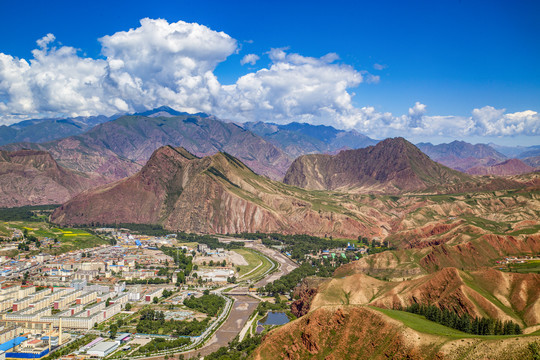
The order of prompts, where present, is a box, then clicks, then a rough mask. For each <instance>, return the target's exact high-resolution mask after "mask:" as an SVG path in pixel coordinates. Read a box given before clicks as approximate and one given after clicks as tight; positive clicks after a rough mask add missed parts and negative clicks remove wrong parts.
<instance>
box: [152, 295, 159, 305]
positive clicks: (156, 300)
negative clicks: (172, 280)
mask: <svg viewBox="0 0 540 360" xmlns="http://www.w3.org/2000/svg"><path fill="white" fill-rule="evenodd" d="M152 302H153V303H154V304H157V303H158V302H159V299H158V297H157V296H154V298H153V299H152Z"/></svg>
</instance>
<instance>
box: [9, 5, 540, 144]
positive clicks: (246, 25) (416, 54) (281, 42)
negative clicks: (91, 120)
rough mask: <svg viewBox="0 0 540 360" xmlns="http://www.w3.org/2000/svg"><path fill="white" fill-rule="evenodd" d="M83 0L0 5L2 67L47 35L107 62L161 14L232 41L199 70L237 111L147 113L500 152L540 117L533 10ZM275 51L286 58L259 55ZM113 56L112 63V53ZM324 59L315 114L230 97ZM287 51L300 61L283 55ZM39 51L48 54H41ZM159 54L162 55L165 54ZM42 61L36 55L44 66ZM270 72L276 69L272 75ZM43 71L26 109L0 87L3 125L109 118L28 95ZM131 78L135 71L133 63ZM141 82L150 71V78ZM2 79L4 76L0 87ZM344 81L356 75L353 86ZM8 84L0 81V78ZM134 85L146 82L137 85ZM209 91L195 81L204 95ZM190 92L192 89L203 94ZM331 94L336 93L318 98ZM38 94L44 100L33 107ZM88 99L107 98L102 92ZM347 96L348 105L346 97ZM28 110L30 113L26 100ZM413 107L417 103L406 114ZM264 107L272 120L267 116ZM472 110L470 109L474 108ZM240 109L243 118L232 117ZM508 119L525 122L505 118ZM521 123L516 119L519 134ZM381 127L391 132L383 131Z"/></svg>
mask: <svg viewBox="0 0 540 360" xmlns="http://www.w3.org/2000/svg"><path fill="white" fill-rule="evenodd" d="M81 4H82V3H81V2H76V1H75V2H74V1H51V2H43V1H27V2H24V3H21V2H12V1H2V5H1V8H2V11H1V13H0V34H1V35H2V36H0V53H3V54H6V55H9V56H11V58H12V59H17V58H19V59H26V60H27V61H28V63H29V64H30V60H31V59H33V57H34V55H33V54H32V50H34V49H36V48H37V47H38V46H36V41H37V40H38V39H41V38H43V37H44V36H46V35H47V34H49V33H50V34H54V37H55V40H47V42H46V44H47V46H48V47H49V48H56V49H59V48H61V47H62V46H63V45H65V46H69V47H74V48H76V49H78V50H79V51H78V52H77V54H76V55H77V57H78V58H80V59H103V60H106V59H107V58H109V59H110V58H112V57H113V56H111V52H109V54H108V55H106V54H104V51H103V48H104V44H103V42H100V41H99V40H98V39H100V38H102V37H103V36H112V35H114V34H116V33H118V32H125V31H128V30H129V29H136V28H139V27H141V23H140V20H141V19H143V18H150V19H165V20H166V21H167V23H168V24H173V23H176V22H178V21H183V22H186V23H190V24H191V23H196V24H200V25H204V26H205V27H207V28H209V29H210V30H211V31H213V32H223V33H225V34H227V35H228V36H229V37H230V38H231V39H233V40H235V43H234V44H230V43H227V44H224V46H225V47H224V48H223V49H222V51H221V52H217V53H213V54H211V57H212V60H211V61H210V63H211V64H210V65H209V66H210V71H211V73H212V74H213V75H214V76H215V77H216V79H217V81H218V82H219V84H220V86H225V87H227V86H231V87H232V86H234V87H235V89H231V88H225V89H224V91H225V93H226V94H225V95H223V94H221V95H219V98H220V99H227V101H226V102H227V104H232V103H235V104H237V108H235V107H233V106H231V107H230V108H229V109H228V110H227V111H224V110H223V111H222V110H216V111H213V110H215V109H214V108H213V107H212V105H211V104H214V105H213V106H214V107H216V106H217V108H219V109H221V108H222V106H219V105H220V101H222V100H217V98H212V99H208V98H204V99H203V98H202V97H190V99H189V104H188V102H187V101H188V100H185V99H179V98H178V97H165V98H163V96H162V97H161V98H159V97H158V98H156V99H154V101H153V102H148V104H142V103H141V104H140V106H153V105H156V104H161V103H162V102H164V101H165V100H164V99H173V98H174V100H171V101H172V102H173V103H172V104H171V103H169V104H168V105H171V106H173V107H176V108H184V109H188V110H189V109H190V108H192V109H193V110H203V111H204V110H211V111H212V112H217V113H218V115H220V116H221V117H224V118H229V119H231V120H238V121H245V120H263V121H272V119H275V120H276V121H277V122H286V121H290V120H296V121H309V122H313V123H328V124H330V125H334V126H337V127H343V128H355V129H357V130H359V131H362V132H365V133H368V134H369V135H371V136H375V137H384V136H393V135H399V133H400V132H403V131H407V130H408V129H409V128H410V127H411V126H413V127H415V129H413V131H410V132H408V133H409V136H410V137H412V138H413V140H417V141H422V140H426V139H427V140H429V139H440V140H439V141H445V140H446V139H449V140H450V139H451V138H464V139H483V138H486V139H488V140H487V141H495V142H498V143H506V144H511V143H513V142H516V141H519V142H520V143H522V144H523V142H525V143H527V144H537V143H538V134H539V132H538V131H539V126H540V125H539V124H538V122H539V120H538V114H536V115H535V114H533V113H536V112H538V111H540V68H539V66H538V59H540V19H539V18H540V3H539V2H538V1H512V2H510V1H465V0H462V1H407V2H404V1H378V2H373V1H367V2H360V1H332V2H328V1H296V2H285V1H283V2H282V1H271V2H270V1H268V2H258V1H230V2H225V1H197V2H195V1H189V2H188V1H154V2H148V1H107V2H104V1H92V2H85V3H84V5H81ZM143 39H146V38H143ZM152 39H155V37H152ZM114 44H115V45H111V44H109V45H110V48H111V49H113V47H114V46H120V45H118V44H117V43H116V42H115V43H114ZM124 45H125V44H124ZM124 45H121V46H124ZM231 46H232V47H231ZM279 48H281V49H283V53H279V54H278V53H277V52H275V51H274V52H271V53H269V51H270V50H271V49H279ZM231 49H232V50H231ZM112 53H114V56H116V57H119V56H120V55H119V50H118V47H117V48H115V49H113V50H112ZM328 53H335V54H337V56H338V57H339V59H337V57H336V59H333V61H332V62H328V61H326V60H324V61H322V62H321V63H319V64H317V65H316V66H318V67H319V69H322V70H321V71H320V72H321V73H324V74H326V75H325V76H324V79H322V80H320V81H321V82H320V83H317V84H313V83H309V84H306V85H305V86H307V87H310V86H315V87H317V88H318V89H319V90H320V92H319V93H318V94H319V95H318V96H321V98H320V101H321V104H324V106H321V108H318V109H317V108H315V107H316V106H315V105H314V103H315V102H316V99H315V96H316V94H315V93H314V95H313V96H312V97H311V98H309V99H305V98H294V95H291V94H295V93H297V92H298V91H299V89H298V88H296V89H293V90H290V91H289V90H283V89H282V88H280V89H277V90H276V89H273V91H271V92H270V93H269V94H267V96H269V97H270V96H271V97H272V98H275V97H276V96H279V94H285V95H284V96H288V97H293V98H294V99H293V100H294V101H288V100H287V99H288V98H286V99H284V100H283V101H282V102H280V103H279V104H274V103H272V101H271V99H270V100H269V102H268V104H267V107H266V108H258V107H257V106H258V105H253V104H249V103H250V102H257V101H259V100H261V99H257V98H250V97H249V96H248V95H247V90H246V89H245V88H244V89H243V90H242V91H240V93H241V94H239V93H238V92H239V88H241V86H239V85H238V84H237V81H238V80H239V78H241V77H242V76H244V77H245V79H244V80H245V81H244V82H246V81H247V80H250V81H252V82H251V83H250V84H249V85H248V88H249V90H252V89H253V88H252V85H253V83H257V84H259V85H260V86H261V87H262V88H264V89H266V88H267V87H268V86H271V85H269V84H275V83H276V82H279V81H278V80H276V79H279V76H280V74H285V76H290V73H289V72H285V70H283V69H284V67H287V66H293V67H297V68H298V69H299V68H300V67H302V66H304V65H306V64H312V63H313V61H315V59H320V58H321V57H322V56H324V55H326V54H328ZM247 54H255V55H257V56H258V57H260V60H258V61H257V62H255V63H254V64H253V65H251V64H249V63H248V64H244V65H241V63H240V61H241V59H242V58H243V57H244V56H245V55H247ZM295 54H297V55H298V56H299V57H301V58H293V57H292V55H295ZM176 55H178V54H176ZM46 56H50V51H49V53H47V54H46ZM201 56H202V55H199V54H198V55H197V56H196V59H197V61H200V60H202V61H206V59H203V58H201ZM218 58H219V59H218ZM49 59H52V56H50V58H49ZM159 59H160V61H166V60H167V58H166V57H160V58H159ZM125 60H126V59H124V61H125ZM51 61H52V60H51ZM51 61H49V62H47V61H45V60H42V62H43V64H45V63H50V62H51ZM278 63H279V64H281V65H283V68H281V69H277V66H278V65H279V64H278ZM43 64H42V66H40V67H39V68H38V67H35V69H34V71H33V74H34V75H33V76H34V77H33V78H32V79H28V78H27V76H28V75H24V76H25V77H24V79H23V80H21V81H22V82H23V83H25V84H27V83H30V82H31V83H32V85H31V86H28V88H30V89H31V90H28V91H31V92H32V94H31V95H30V96H31V100H28V99H27V98H20V99H19V100H18V102H17V101H14V100H13V98H15V96H16V95H14V94H9V95H6V92H5V91H4V95H2V89H1V88H0V103H1V102H2V101H3V102H4V104H5V105H6V106H5V107H4V109H2V106H1V104H0V118H3V119H4V120H3V122H4V123H9V122H13V121H15V120H18V119H21V118H24V117H38V116H48V115H51V114H54V113H55V112H56V113H62V114H71V115H74V114H83V115H84V114H91V113H93V112H100V111H101V112H112V111H113V110H114V109H113V108H111V107H110V106H108V105H107V106H105V105H103V104H102V105H99V106H98V105H95V109H94V110H92V105H91V104H90V105H89V104H87V103H85V104H84V105H80V104H78V103H77V104H76V101H72V102H66V103H62V102H59V101H58V100H55V99H52V100H51V99H50V95H47V96H49V97H47V96H44V95H43V94H44V93H46V91H44V90H43V89H40V90H39V91H35V90H34V89H35V88H36V85H35V84H34V82H35V78H36V77H38V78H39V75H40V74H43V73H47V72H49V73H50V72H51V69H50V68H46V66H44V65H43ZM176 64H177V63H176ZM205 64H206V63H205ZM325 64H326V65H325ZM147 65H148V64H147ZM1 66H2V65H1V64H0V69H1ZM176 66H178V65H176ZM272 66H275V67H276V69H275V70H276V71H275V77H272V78H271V79H268V78H264V77H263V75H266V74H265V73H264V72H263V73H261V72H260V71H261V69H272ZM4 67H5V68H6V66H4ZM77 68H80V67H77ZM54 69H56V70H58V67H55V68H54ZM133 69H137V70H140V69H141V66H134V67H133ZM197 69H198V70H196V71H195V70H194V71H195V73H196V74H195V73H193V72H191V73H190V74H189V75H190V76H191V78H193V77H194V76H195V75H197V76H202V74H203V73H204V72H206V71H207V70H208V68H207V67H205V66H202V67H201V68H197ZM71 70H73V71H75V70H74V69H71ZM71 70H70V71H71ZM326 70H328V72H325V71H326ZM54 71H55V70H53V71H52V72H54ZM96 71H98V70H96ZM280 71H281V72H280ZM64 73H66V74H67V73H69V71H64ZM144 74H146V75H148V72H147V70H145V73H144ZM253 74H255V75H253ZM331 74H337V75H335V76H334V75H331ZM131 75H133V74H131ZM135 75H137V74H135ZM135 75H133V77H136V76H135ZM1 76H2V75H1V73H0V80H2V77H1ZM74 76H75V75H74ZM175 76H176V75H175ZM351 76H353V77H354V76H359V77H361V79H356V80H353V81H349V79H350V77H351ZM306 77H308V78H309V77H313V75H312V74H311V73H309V72H307V71H306V72H302V76H298V77H297V78H296V79H297V81H299V82H301V81H302V79H305V78H306ZM7 78H8V77H7V76H6V75H4V81H6V80H5V79H7ZM139 78H141V79H143V80H144V79H145V76H144V75H141V76H139ZM150 78H151V77H150V76H148V79H150ZM152 78H153V77H152ZM10 81H14V80H10ZM325 81H326V82H325ZM332 81H334V85H335V84H337V83H339V82H340V81H345V82H347V85H346V90H344V92H342V93H339V91H341V90H335V86H334V85H333V84H332V83H331V82H332ZM322 82H324V83H322ZM209 83H212V81H209ZM280 84H281V83H280ZM161 85H163V84H160V86H161ZM100 86H101V85H100ZM208 86H210V85H208V84H206V85H205V87H204V89H205V90H204V91H207V88H208ZM280 86H285V85H283V84H281V85H280ZM101 87H102V86H101ZM161 88H167V89H172V91H173V92H176V93H180V92H182V91H185V88H182V89H180V88H179V87H178V85H177V84H176V85H174V84H173V85H170V84H167V85H166V86H162V87H161ZM161 88H160V89H161ZM148 89H150V90H148ZM148 89H146V88H145V89H144V91H145V94H148V93H152V94H156V93H158V92H160V91H155V89H153V88H151V87H149V88H148ZM327 89H331V90H327ZM278 90H279V91H278ZM47 91H52V90H50V89H49V90H47ZM76 91H79V90H76ZM81 91H82V90H81ZM194 91H198V92H199V93H200V92H201V90H200V88H197V89H196V90H194ZM207 92H209V93H212V91H207ZM329 92H331V93H332V94H331V95H328V93H329ZM161 93H163V92H162V91H161ZM81 94H82V95H83V96H84V97H86V98H87V97H88V96H90V92H89V90H88V89H85V90H84V92H81ZM125 94H126V93H125V92H123V93H122V94H121V95H118V96H119V97H121V96H122V95H123V96H126V95H125ZM276 94H278V95H276ZM36 96H41V97H42V98H39V99H36ZM96 96H97V97H99V96H104V97H107V98H110V97H111V95H110V94H109V93H107V94H106V95H103V94H102V93H100V95H96ZM156 96H157V95H156ZM209 96H210V95H209ZM212 96H217V95H215V94H213V95H212ZM347 96H350V99H346V100H343V98H344V97H347ZM21 99H23V100H21ZM24 99H26V100H24ZM124 100H126V99H124ZM10 101H11V102H10ZM28 101H30V102H31V103H32V105H28V104H27V103H28ZM136 101H137V98H134V99H131V102H130V101H127V100H126V103H127V106H128V108H129V110H139V109H135V108H136V107H137V106H139V105H138V104H137V102H136ZM197 101H201V103H200V104H198V103H197ZM223 101H224V100H223ZM235 101H236V102H235ZM325 101H326V102H327V103H325ZM160 102H161V103H160ZM261 102H264V99H262V100H261ZM284 103H285V104H284ZM416 103H418V104H419V106H416V107H415V104H416ZM21 104H22V105H21ZM36 104H39V105H36ZM73 104H76V105H73ZM216 104H217V105H216ZM246 104H247V105H246ZM291 104H292V105H291ZM122 106H123V104H122ZM122 106H120V107H119V108H122ZM295 106H296V107H295ZM351 106H352V107H353V108H351ZM486 107H489V108H486ZM269 108H272V109H274V110H273V111H274V112H275V113H273V112H272V111H268V109H269ZM246 109H247V110H246ZM276 109H278V110H276ZM283 109H286V110H283ZM321 109H322V110H321ZM361 109H364V110H361ZM475 109H477V110H479V111H477V112H475V113H473V112H474V110H475ZM527 111H529V112H528V113H524V112H527ZM220 112H221V113H220ZM238 113H241V114H242V115H239V116H238V118H236V114H238ZM388 113H391V116H390V115H389V114H388ZM515 113H519V114H521V115H512V114H515ZM507 114H510V117H508V116H507ZM442 116H444V117H445V118H442ZM522 117H523V118H524V119H525V120H523V124H522V126H521V125H520V123H519V122H520V121H521V120H520V119H521V118H522ZM418 119H420V120H418ZM456 119H457V120H456ZM0 121H1V120H0ZM419 121H420V122H421V123H422V124H421V125H420V123H419ZM445 122H448V124H449V125H448V126H450V125H452V126H454V127H455V126H456V125H455V124H456V123H457V124H460V126H468V127H469V128H470V129H469V130H467V131H465V132H463V131H462V132H460V131H458V129H453V130H452V131H446V129H445V125H444V124H445ZM430 124H431V125H430ZM384 126H386V127H388V128H389V129H390V130H388V131H380V128H381V127H384ZM423 127H426V128H430V129H429V131H427V130H425V129H423ZM450 127H451V126H450ZM497 127H500V128H501V129H502V130H497ZM516 139H517V140H516Z"/></svg>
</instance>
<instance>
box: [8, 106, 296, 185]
mask: <svg viewBox="0 0 540 360" xmlns="http://www.w3.org/2000/svg"><path fill="white" fill-rule="evenodd" d="M169 144H171V145H173V146H183V147H184V148H186V149H188V150H189V151H190V152H192V153H193V154H196V155H198V156H207V155H211V154H215V153H216V152H218V151H226V152H228V153H230V154H233V155H234V156H237V157H238V158H239V159H241V160H242V161H243V162H245V163H246V164H248V165H249V166H250V167H251V168H253V169H254V170H255V171H256V172H257V173H259V174H263V175H266V176H269V177H271V178H274V179H280V178H282V177H283V175H284V173H285V171H286V169H287V167H288V166H289V164H290V162H291V159H289V158H288V156H287V155H285V153H283V152H282V151H281V150H280V149H278V148H276V147H275V146H274V145H272V144H270V143H268V142H267V141H265V140H264V139H262V138H261V137H259V136H257V135H255V134H253V133H252V132H250V131H247V130H244V129H242V128H241V127H239V126H237V125H235V124H231V123H225V122H223V121H220V120H218V119H216V118H214V117H211V116H208V115H205V114H196V115H191V114H187V113H178V112H174V111H173V110H172V109H168V108H159V109H156V110H155V111H151V112H148V113H144V115H133V116H123V117H120V118H118V119H116V120H113V121H108V122H105V123H103V124H100V125H98V126H96V127H94V128H92V129H91V130H89V131H87V132H85V133H83V134H80V135H77V136H71V137H67V138H64V139H61V140H56V141H51V142H47V143H43V144H35V143H18V144H11V145H6V146H4V149H8V150H17V149H21V148H29V149H37V150H44V151H48V152H50V153H51V154H52V156H53V157H54V158H55V159H56V160H57V161H58V162H59V163H60V164H61V165H63V166H65V167H67V168H70V169H73V170H76V171H82V172H86V173H90V174H94V175H102V176H105V177H107V178H108V179H109V181H114V180H119V179H121V178H123V177H126V176H129V175H132V174H134V173H135V172H137V171H138V170H139V169H140V168H141V166H142V165H144V164H145V163H146V161H147V160H148V159H149V158H150V155H152V153H153V152H154V151H155V150H156V149H157V148H159V147H161V146H164V145H169Z"/></svg>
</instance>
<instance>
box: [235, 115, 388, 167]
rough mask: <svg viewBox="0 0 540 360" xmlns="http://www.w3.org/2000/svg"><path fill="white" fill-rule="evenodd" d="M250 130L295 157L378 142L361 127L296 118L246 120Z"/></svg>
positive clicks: (354, 147) (356, 147)
mask: <svg viewBox="0 0 540 360" xmlns="http://www.w3.org/2000/svg"><path fill="white" fill-rule="evenodd" d="M242 127H244V128H245V129H247V130H250V131H252V132H253V133H255V134H257V135H259V136H261V137H263V138H265V139H266V140H268V141H269V142H271V143H272V144H274V145H276V146H277V147H279V148H281V149H282V150H283V151H285V152H286V153H287V154H288V155H289V156H291V157H292V158H296V157H298V156H300V155H305V154H313V153H333V152H336V151H338V150H343V149H359V148H364V147H367V146H371V145H375V144H377V142H378V141H377V140H373V139H371V138H369V137H367V136H365V135H363V134H360V133H359V132H357V131H354V130H352V131H345V130H338V129H336V128H334V127H332V126H325V125H311V124H304V123H296V122H292V123H290V124H286V125H278V124H272V123H264V122H256V123H254V122H247V123H244V124H242Z"/></svg>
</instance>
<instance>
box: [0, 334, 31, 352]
mask: <svg viewBox="0 0 540 360" xmlns="http://www.w3.org/2000/svg"><path fill="white" fill-rule="evenodd" d="M27 339H28V338H25V337H24V336H19V337H16V338H15V339H11V340H9V341H6V342H5V343H3V344H1V345H0V351H8V350H10V349H13V348H14V347H15V346H17V345H19V344H21V343H22V342H23V341H26V340H27Z"/></svg>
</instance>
